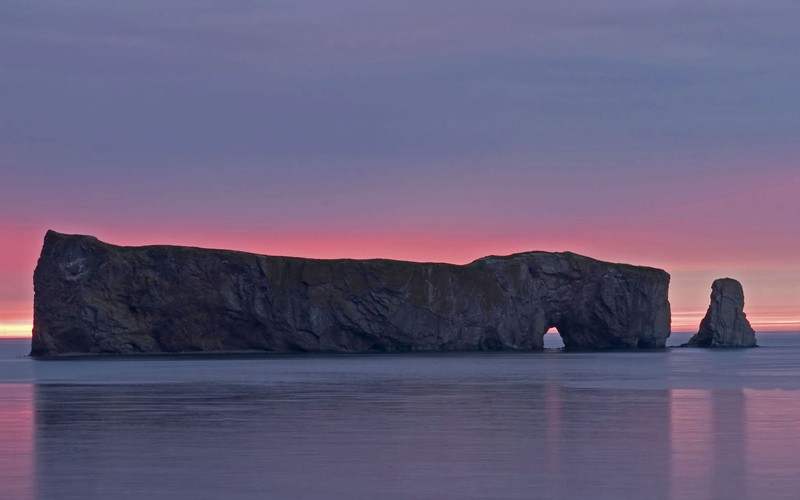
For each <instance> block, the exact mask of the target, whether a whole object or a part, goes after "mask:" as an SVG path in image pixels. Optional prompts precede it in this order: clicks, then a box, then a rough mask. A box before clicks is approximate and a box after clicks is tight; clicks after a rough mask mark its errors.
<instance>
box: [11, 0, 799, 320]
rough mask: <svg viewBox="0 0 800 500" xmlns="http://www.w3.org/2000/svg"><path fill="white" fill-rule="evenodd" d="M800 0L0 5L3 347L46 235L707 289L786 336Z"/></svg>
mask: <svg viewBox="0 0 800 500" xmlns="http://www.w3.org/2000/svg"><path fill="white" fill-rule="evenodd" d="M798 61H800V2H797V1H796V0H760V1H741V0H711V1H701V0H692V1H673V0H669V1H668V0H653V1H649V2H641V1H633V0H631V1H628V0H607V1H604V2H598V1H588V0H574V1H571V2H563V1H560V0H544V1H530V0H519V1H502V0H498V1H492V2H487V1H476V0H457V1H456V0H403V1H386V0H369V1H366V0H363V1H356V0H324V1H323V0H307V1H304V2H298V1H289V0H286V1H259V2H256V1H247V0H243V1H228V0H226V1H223V0H172V1H170V2H162V1H153V0H137V1H129V0H118V1H114V2H108V1H105V0H102V1H101V0H71V1H68V0H60V1H54V0H53V1H42V0H6V1H4V2H2V3H0V335H29V334H30V328H31V326H30V325H31V322H32V319H31V316H32V300H33V289H32V283H31V282H32V274H33V269H34V267H35V265H36V259H37V257H38V253H39V250H40V248H41V243H42V238H43V236H44V233H45V231H46V230H47V229H54V230H57V231H60V232H67V233H83V234H93V235H96V236H98V237H100V238H101V239H103V240H105V241H109V242H112V243H117V244H132V245H143V244H154V243H159V244H162V243H171V244H190V245H195V246H208V247H215V248H235V249H240V250H247V251H252V252H258V253H265V254H273V255H297V256H308V257H323V258H324V257H355V258H362V257H363V258H366V257H385V258H397V259H406V260H418V261H444V262H453V263H466V262H469V261H471V260H474V259H476V258H479V257H481V256H484V255H488V254H508V253H514V252H520V251H528V250H549V251H561V250H570V251H573V252H577V253H581V254H586V255H590V256H592V257H596V258H600V259H604V260H610V261H616V262H629V263H634V264H642V265H651V266H656V267H660V268H663V269H665V270H667V271H668V272H669V273H670V274H671V276H672V285H671V290H670V301H671V303H672V310H673V330H675V331H691V330H692V329H696V328H697V324H698V323H699V320H700V318H701V317H702V315H703V313H704V311H705V309H706V307H707V306H708V300H709V294H710V285H711V282H712V281H713V279H715V278H718V277H723V276H730V277H733V278H736V279H739V280H740V281H741V282H742V283H743V285H744V289H745V296H746V306H745V311H746V312H747V314H748V317H749V318H750V319H751V321H752V322H753V324H754V326H755V327H756V330H762V331H766V330H798V331H800V224H799V223H798V221H800V197H799V196H798V193H800V141H799V140H798V138H800V64H798Z"/></svg>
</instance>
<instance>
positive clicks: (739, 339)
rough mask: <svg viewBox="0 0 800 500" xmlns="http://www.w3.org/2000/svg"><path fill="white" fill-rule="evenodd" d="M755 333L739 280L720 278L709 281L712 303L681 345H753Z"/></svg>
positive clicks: (754, 344)
mask: <svg viewBox="0 0 800 500" xmlns="http://www.w3.org/2000/svg"><path fill="white" fill-rule="evenodd" d="M755 346H756V333H755V332H754V331H753V328H752V327H751V326H750V322H749V321H747V316H745V314H744V290H743V289H742V284H741V283H739V282H738V281H736V280H735V279H731V278H720V279H718V280H715V281H714V283H712V285H711V304H710V305H709V306H708V311H706V315H705V317H704V318H703V320H702V321H701V322H700V328H699V330H698V332H697V333H696V334H694V335H693V336H692V338H691V339H689V342H687V343H685V344H683V346H681V347H755Z"/></svg>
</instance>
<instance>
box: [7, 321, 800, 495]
mask: <svg viewBox="0 0 800 500" xmlns="http://www.w3.org/2000/svg"><path fill="white" fill-rule="evenodd" d="M546 339H547V344H546V345H548V346H555V345H558V338H557V337H556V336H555V335H553V334H548V335H547V337H546ZM687 339H688V335H685V334H673V337H672V338H671V339H670V344H679V343H681V342H683V341H685V340H687ZM758 339H759V344H760V345H761V346H762V347H759V348H756V349H743V350H733V349H731V350H702V349H667V350H663V351H644V352H598V353H589V352H576V353H571V352H562V351H560V350H555V349H552V350H546V351H544V352H540V353H488V352H482V353H459V354H398V355H393V354H375V355H291V356H289V355H285V356H284V355H280V356H240V357H236V358H231V357H179V358H164V357H157V358H139V359H137V358H126V359H108V358H105V359H104V358H97V359H73V360H64V361H34V360H31V359H30V358H27V357H26V356H25V355H26V354H27V352H28V350H29V341H28V340H11V339H5V340H0V498H3V499H22V500H24V499H64V500H67V499H76V500H78V499H80V500H88V499H192V500H198V499H231V500H233V499H250V498H259V499H262V498H264V499H337V498H344V499H370V500H372V499H375V498H379V499H382V500H388V499H406V498H408V499H450V498H453V499H484V498H485V499H517V498H519V499H528V498H542V499H549V498H553V499H558V498H572V499H628V498H630V499H680V500H688V499H759V500H761V499H781V498H786V499H797V498H798V497H800V333H781V334H759V335H758Z"/></svg>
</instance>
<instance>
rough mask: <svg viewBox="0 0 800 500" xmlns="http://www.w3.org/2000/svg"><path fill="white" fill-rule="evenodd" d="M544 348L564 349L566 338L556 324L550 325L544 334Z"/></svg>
mask: <svg viewBox="0 0 800 500" xmlns="http://www.w3.org/2000/svg"><path fill="white" fill-rule="evenodd" d="M543 342H544V348H545V349H563V348H564V338H563V337H562V336H561V332H559V331H558V328H556V327H555V326H552V327H550V328H549V329H548V330H547V331H546V332H545V334H544V339H543Z"/></svg>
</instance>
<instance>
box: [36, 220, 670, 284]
mask: <svg viewBox="0 0 800 500" xmlns="http://www.w3.org/2000/svg"><path fill="white" fill-rule="evenodd" d="M68 239H85V240H88V241H92V242H93V243H97V244H101V245H108V246H110V247H114V248H116V249H122V250H148V249H184V250H199V251H214V252H225V253H229V254H231V255H250V256H253V255H255V256H259V257H275V258H281V259H298V260H306V261H323V262H373V263H380V262H384V263H387V264H415V265H418V264H426V265H437V266H454V267H475V266H480V265H482V264H485V263H487V262H492V261H510V260H517V259H527V258H537V257H547V256H559V257H563V258H568V259H574V260H576V261H584V262H595V263H599V264H610V265H614V266H620V267H624V268H628V269H630V270H638V271H645V272H655V273H664V274H667V273H666V271H664V270H663V269H658V268H655V267H648V266H638V265H634V264H625V263H617V262H608V261H603V260H599V259H594V258H592V257H587V256H585V255H580V254H576V253H573V252H547V251H541V250H532V251H526V252H518V253H514V254H510V255H488V256H486V257H481V258H478V259H475V260H474V261H472V262H469V263H467V264H463V265H461V264H452V263H448V262H430V261H428V262H416V261H405V260H396V259H385V258H368V259H351V258H338V259H319V258H313V257H312V258H309V257H293V256H283V255H266V254H257V253H254V252H244V251H240V250H230V249H224V248H204V247H193V246H182V245H142V246H124V245H114V244H112V243H106V242H104V241H101V240H100V239H98V238H97V237H95V236H91V235H82V234H66V233H59V232H57V231H54V230H52V229H50V230H48V231H47V233H46V234H45V238H44V240H45V246H48V245H49V244H52V243H55V242H56V241H58V240H68Z"/></svg>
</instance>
